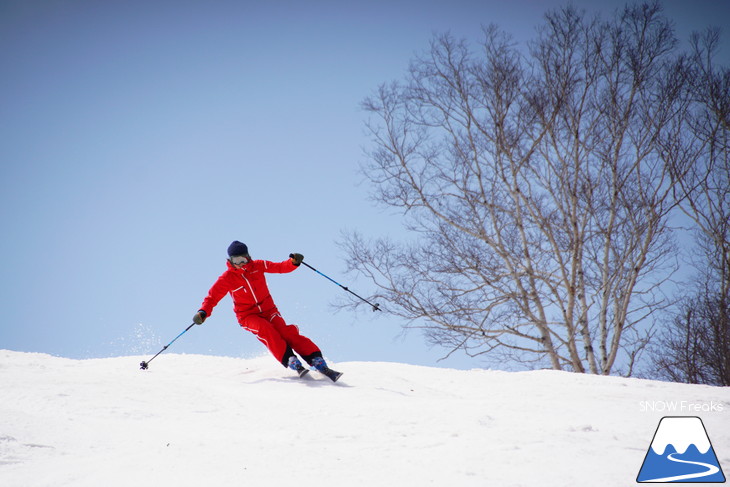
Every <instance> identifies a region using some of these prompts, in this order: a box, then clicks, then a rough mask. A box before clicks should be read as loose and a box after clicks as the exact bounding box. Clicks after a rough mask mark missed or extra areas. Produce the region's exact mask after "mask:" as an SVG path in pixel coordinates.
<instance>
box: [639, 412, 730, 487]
mask: <svg viewBox="0 0 730 487" xmlns="http://www.w3.org/2000/svg"><path fill="white" fill-rule="evenodd" d="M636 481H637V482H639V483H644V482H657V483H661V482H698V483H699V482H701V483H707V482H713V483H714V482H716V483H723V482H725V475H724V474H723V472H722V468H721V467H720V462H718V461H717V455H715V450H714V449H713V448H712V444H711V443H710V437H709V436H707V430H705V425H704V424H703V423H702V420H701V419H700V418H698V417H696V416H665V417H663V418H662V419H661V420H660V421H659V426H657V429H656V432H655V433H654V438H653V439H652V440H651V445H649V449H648V450H647V452H646V456H645V457H644V463H643V464H642V465H641V470H639V475H637V477H636Z"/></svg>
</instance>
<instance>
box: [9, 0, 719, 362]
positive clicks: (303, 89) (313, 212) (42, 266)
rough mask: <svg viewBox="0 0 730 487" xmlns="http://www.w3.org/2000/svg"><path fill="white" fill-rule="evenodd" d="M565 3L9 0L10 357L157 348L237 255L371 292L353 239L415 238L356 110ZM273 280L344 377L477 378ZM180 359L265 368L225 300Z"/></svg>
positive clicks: (314, 284) (303, 280) (705, 11)
mask: <svg viewBox="0 0 730 487" xmlns="http://www.w3.org/2000/svg"><path fill="white" fill-rule="evenodd" d="M662 3H663V4H664V5H665V6H666V13H667V14H668V15H669V16H670V17H671V18H672V19H673V20H674V21H675V22H676V24H677V31H678V34H679V35H680V37H681V38H682V39H685V38H686V36H687V34H688V33H689V31H691V30H692V29H701V28H703V27H704V26H706V25H708V24H713V23H714V24H717V22H719V21H722V20H724V22H725V23H726V24H727V20H726V19H728V18H730V4H729V3H728V2H716V1H710V0H702V1H691V2H690V1H680V0H672V1H664V2H662ZM563 4H564V2H558V1H554V0H549V1H539V2H538V1H527V0H517V1H512V2H503V1H492V0H484V1H480V2H476V1H473V2H470V1H461V0H452V1H439V2H437V1H415V0H414V1H402V0H396V1H389V2H343V1H337V2H336V1H309V2H302V1H272V2H261V1H258V2H253V1H212V2H208V1H154V0H152V1H144V2H143V1H129V2H99V1H83V0H80V1H34V2H28V1H22V0H19V1H15V0H11V1H8V0H0V66H2V76H0V184H2V191H1V192H0V228H2V232H3V238H2V239H0V273H1V277H2V281H0V310H2V317H3V319H2V321H1V322H0V348H6V349H12V350H18V351H31V352H45V353H51V354H55V355H62V356H66V357H72V358H87V357H105V356H110V355H123V354H140V355H147V354H154V353H155V352H157V351H158V350H159V348H160V347H161V346H162V345H164V344H166V343H167V342H168V341H169V340H171V339H172V338H173V337H175V336H176V335H177V334H178V333H179V332H180V331H182V330H183V329H184V328H185V327H186V326H187V325H188V324H190V322H191V317H192V315H193V313H194V312H195V311H196V310H197V309H198V307H199V305H200V303H201V301H202V299H203V298H204V297H205V295H206V293H207V291H208V288H209V287H210V285H211V284H212V283H213V282H214V280H215V279H216V278H217V277H218V275H219V274H220V273H221V272H222V271H223V270H224V268H225V257H226V252H225V251H226V247H227V246H228V244H229V243H230V242H231V241H232V240H241V241H243V242H246V243H247V244H248V245H249V248H250V250H251V254H252V256H253V257H254V258H261V259H267V260H273V261H280V260H284V259H285V258H286V257H287V256H288V254H289V253H290V252H300V253H302V254H304V256H305V260H306V261H307V262H309V263H310V264H311V265H313V266H315V267H317V268H318V269H319V270H321V271H322V272H324V273H326V274H329V275H330V276H332V277H333V278H335V279H336V280H338V281H339V282H342V283H344V284H346V285H349V286H350V287H351V288H352V289H353V290H355V291H356V292H358V293H360V294H362V295H367V294H368V292H369V291H370V288H369V285H368V283H367V282H364V281H363V282H357V281H355V280H354V279H353V278H352V277H351V276H346V275H343V274H342V272H343V270H344V268H345V262H344V260H345V258H346V256H345V255H343V253H342V251H341V250H340V249H339V247H338V246H337V241H338V240H339V239H340V238H341V232H342V231H343V230H352V229H355V230H358V231H360V232H361V233H363V234H364V235H366V236H371V237H376V236H380V235H384V234H390V235H395V236H398V235H404V231H403V230H402V227H401V225H400V223H401V222H400V218H399V215H397V214H394V213H393V212H392V211H389V210H385V209H383V208H379V207H376V206H374V205H373V203H371V202H370V201H369V199H368V190H369V188H368V187H367V185H366V184H365V183H364V182H363V178H362V176H361V175H360V174H358V168H359V164H360V163H361V162H363V160H364V157H365V155H364V153H363V147H365V146H366V145H367V137H366V135H365V132H364V121H365V119H366V114H365V113H364V112H363V111H362V110H361V109H360V106H359V105H360V102H361V101H362V100H363V99H364V98H365V97H366V96H368V95H370V94H371V93H372V92H373V91H374V90H375V89H376V88H377V87H378V85H379V84H381V83H384V82H388V81H391V80H396V79H400V78H402V77H403V74H404V72H405V70H406V68H407V66H408V62H409V60H410V59H411V58H412V57H413V56H414V55H415V54H417V53H419V52H422V51H424V50H426V49H427V48H428V42H429V39H430V38H431V37H432V35H433V34H434V33H440V32H445V31H450V32H451V33H452V34H454V35H455V36H457V37H465V38H469V39H472V40H478V39H479V33H480V28H481V25H486V24H489V23H496V24H498V25H500V26H501V27H502V28H503V29H504V30H506V31H508V32H510V33H512V34H513V35H514V36H515V38H516V40H517V41H520V42H524V41H525V40H527V39H530V38H531V37H533V32H534V27H535V26H536V25H538V24H539V23H540V20H541V16H542V14H543V13H544V11H545V10H546V9H547V8H550V7H555V6H559V5H563ZM576 4H577V5H578V6H580V7H584V8H586V9H589V10H593V9H594V8H595V7H594V6H593V5H598V6H599V7H598V8H600V9H602V11H603V12H604V13H606V14H607V13H608V12H609V11H612V10H613V9H614V8H616V7H618V6H621V5H623V2H576ZM728 37H730V33H728V32H726V33H725V37H724V41H725V44H727V42H728ZM727 52H728V51H727V50H726V51H724V53H725V54H727ZM269 284H270V288H271V290H272V293H273V295H274V298H275V300H276V302H277V304H278V306H279V309H280V310H281V311H282V314H283V316H284V318H285V319H286V320H287V322H289V323H296V324H298V325H299V326H300V328H301V329H302V331H303V332H304V333H305V334H306V335H308V336H310V337H311V338H313V339H314V340H315V341H316V342H317V343H318V344H319V345H320V346H321V347H322V348H323V350H324V352H325V354H326V355H327V356H328V357H330V358H331V359H332V360H334V361H350V360H387V361H399V362H407V363H413V364H422V365H440V366H448V367H457V368H471V367H478V366H480V365H482V364H481V362H479V361H478V360H475V359H469V358H468V357H465V356H464V355H463V354H455V355H454V356H452V357H451V358H449V359H448V360H445V361H443V362H438V363H437V360H438V359H439V358H440V357H442V356H443V355H444V354H445V353H446V351H445V350H443V349H438V348H432V349H429V348H428V347H427V346H426V344H425V342H424V340H423V338H422V337H421V336H420V335H418V333H414V332H410V333H408V334H407V335H405V336H402V335H401V323H400V322H399V321H398V320H397V319H395V318H393V317H392V316H388V315H387V313H377V314H373V313H371V312H366V311H362V312H359V313H354V312H345V311H340V312H335V310H334V309H333V307H332V303H333V302H334V301H336V300H337V299H339V298H341V297H342V295H343V294H344V291H342V290H341V289H339V288H337V287H336V286H334V285H333V284H332V283H330V282H328V281H326V280H325V279H323V278H322V277H320V276H318V275H316V274H315V273H314V272H312V271H310V270H308V269H305V268H302V269H299V270H297V271H296V272H294V273H292V274H288V275H281V276H280V275H272V276H270V277H269ZM173 347H174V348H171V349H170V351H175V352H185V353H209V354H217V355H231V356H246V357H248V356H253V355H258V354H261V353H263V352H264V350H263V347H262V345H260V344H259V343H258V341H257V340H256V339H255V338H254V337H253V336H252V335H250V334H249V333H247V332H245V331H243V330H241V329H240V328H239V327H238V325H237V324H236V321H235V318H234V316H233V313H232V311H231V303H230V299H229V298H224V300H223V301H222V302H221V303H220V305H219V306H218V308H216V312H215V314H214V316H213V317H212V318H211V319H210V320H209V321H207V322H206V323H205V325H204V326H203V327H196V328H194V329H192V330H191V332H190V333H188V334H187V335H186V336H185V337H183V338H181V339H180V340H178V341H177V342H176V343H175V345H174V346H173Z"/></svg>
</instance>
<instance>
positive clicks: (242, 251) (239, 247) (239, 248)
mask: <svg viewBox="0 0 730 487" xmlns="http://www.w3.org/2000/svg"><path fill="white" fill-rule="evenodd" d="M234 255H248V247H247V246H246V244H245V243H241V242H239V241H238V240H234V241H233V243H232V244H231V245H229V246H228V257H233V256H234Z"/></svg>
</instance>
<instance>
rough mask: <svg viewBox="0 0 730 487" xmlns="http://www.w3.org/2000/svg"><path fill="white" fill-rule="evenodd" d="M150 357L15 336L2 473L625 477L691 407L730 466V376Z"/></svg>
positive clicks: (246, 478) (154, 479)
mask: <svg viewBox="0 0 730 487" xmlns="http://www.w3.org/2000/svg"><path fill="white" fill-rule="evenodd" d="M146 358H149V357H119V358H109V359H95V360H81V361H79V360H70V359H64V358H57V357H52V356H49V355H43V354H29V353H20V352H13V351H7V350H0V391H1V392H0V485H1V486H4V487H35V486H53V487H60V486H73V487H83V486H89V487H100V486H160V487H166V486H175V487H187V486H190V487H202V486H206V487H207V486H216V487H225V486H256V487H264V486H272V487H278V486H286V485H312V486H315V487H330V486H332V487H335V486H337V487H341V486H343V487H344V486H347V487H351V486H361V485H362V486H366V485H367V486H399V487H408V486H423V485H448V486H449V487H461V486H485V485H491V486H499V487H505V486H537V487H543V486H560V487H566V486H586V485H590V486H611V487H616V486H622V485H635V479H636V475H637V473H638V471H639V468H640V467H641V464H642V461H643V459H644V456H645V455H646V453H647V449H648V447H649V445H650V443H651V440H652V437H653V435H654V432H655V430H656V427H657V424H658V422H659V419H660V418H661V417H662V416H677V415H687V416H700V417H701V418H702V420H703V422H704V425H705V427H706V428H707V432H708V433H709V436H710V440H711V441H712V444H713V447H714V449H715V451H716V452H717V456H718V458H719V461H720V465H721V466H722V467H723V469H724V470H725V473H726V475H727V474H728V473H729V472H728V468H729V467H730V428H729V427H728V426H730V421H729V420H728V418H729V417H730V389H728V388H713V387H706V386H691V385H682V384H670V383H662V382H653V381H646V380H638V379H625V378H619V377H595V376H589V375H577V374H571V373H564V372H554V371H536V372H520V373H514V372H499V371H489V370H472V371H458V370H448V369H439V368H428V367H416V366H409V365H403V364H393V363H371V362H344V363H338V364H332V365H333V366H336V367H335V368H337V369H338V370H341V371H343V372H345V375H344V376H343V378H342V379H341V381H340V382H338V383H336V384H333V383H331V382H330V381H329V380H327V379H325V378H323V377H321V376H318V374H316V373H312V374H310V376H313V377H311V378H310V379H306V380H301V379H299V378H297V377H296V375H294V374H293V373H292V372H290V371H288V370H286V369H284V368H282V367H280V366H278V365H277V364H276V363H275V362H274V361H273V360H272V359H271V357H268V356H266V357H261V358H256V359H236V358H225V357H211V356H199V355H176V354H172V353H167V354H164V355H161V356H160V357H158V358H157V359H156V360H155V361H154V362H153V363H152V364H151V365H150V369H149V370H147V371H141V370H139V365H138V364H139V362H140V361H141V360H142V359H146ZM673 404H674V406H672V405H673ZM667 408H669V409H672V408H674V410H673V411H671V410H666V409H667Z"/></svg>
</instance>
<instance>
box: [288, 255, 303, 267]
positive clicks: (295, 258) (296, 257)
mask: <svg viewBox="0 0 730 487" xmlns="http://www.w3.org/2000/svg"><path fill="white" fill-rule="evenodd" d="M289 257H290V258H291V263H292V264H294V265H296V266H298V265H299V264H301V263H302V261H303V260H304V256H303V255H302V254H289Z"/></svg>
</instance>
